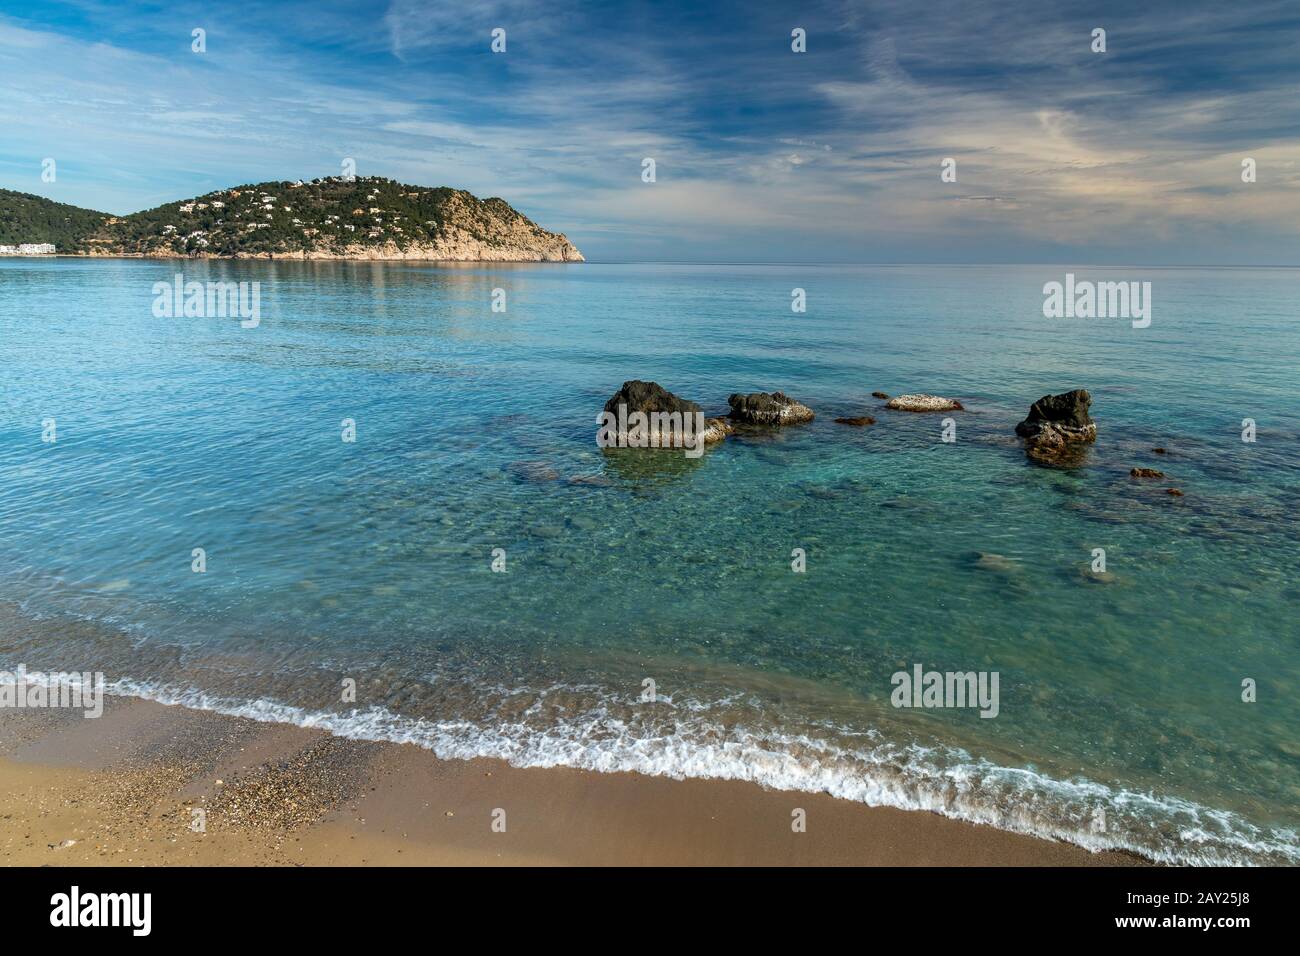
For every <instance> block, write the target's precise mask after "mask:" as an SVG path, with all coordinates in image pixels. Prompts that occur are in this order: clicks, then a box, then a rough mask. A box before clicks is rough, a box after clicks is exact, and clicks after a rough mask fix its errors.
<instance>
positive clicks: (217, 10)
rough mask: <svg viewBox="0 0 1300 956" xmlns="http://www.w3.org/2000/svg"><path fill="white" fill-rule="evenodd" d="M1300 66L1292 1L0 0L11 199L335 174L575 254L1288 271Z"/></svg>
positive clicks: (1298, 208)
mask: <svg viewBox="0 0 1300 956" xmlns="http://www.w3.org/2000/svg"><path fill="white" fill-rule="evenodd" d="M495 27H501V28H504V29H505V30H506V37H507V51H506V53H504V54H493V53H492V52H491V51H490V48H489V44H490V40H491V37H490V34H491V31H492V29H493V28H495ZM795 27H802V28H804V29H805V30H806V31H807V36H808V41H807V43H808V52H807V53H804V54H795V53H793V52H791V49H790V31H791V30H792V29H793V28H795ZM1096 27H1101V28H1104V29H1105V30H1106V31H1107V36H1106V40H1107V52H1106V53H1104V54H1102V53H1093V52H1092V51H1091V49H1090V45H1091V43H1092V37H1091V34H1092V31H1093V29H1094V28H1096ZM195 28H202V29H204V30H206V34H207V52H205V53H201V54H199V53H194V52H192V51H191V31H192V30H193V29H195ZM1297 51H1300V4H1297V3H1295V2H1293V0H1291V2H1285V3H1269V2H1258V3H1239V4H1238V3H1234V4H1226V3H1217V2H1216V3H1200V4H1197V3H1185V2H1180V3H1160V2H1153V3H1146V2H1144V3H1133V2H1131V0H1127V2H1122V3H1113V4H1086V3H1077V2H1060V3H1058V2H1054V0H1041V2H1021V3H978V2H971V0H968V2H963V3H946V2H918V0H898V2H895V0H886V2H872V3H861V2H844V3H840V2H826V3H822V2H811V3H788V4H783V3H762V2H759V0H750V2H744V3H712V4H708V5H707V9H705V8H704V5H702V4H699V3H672V2H660V3H614V2H611V3H591V4H581V3H563V2H556V3H541V2H537V0H489V2H483V3H477V4H475V3H472V2H470V3H450V2H448V3H441V2H439V3H425V2H416V0H393V2H391V3H386V4H385V3H376V4H367V3H365V2H357V0H352V2H344V3H334V2H330V0H313V2H309V3H292V2H282V3H257V2H240V3H231V4H225V3H202V4H197V3H196V4H188V3H184V2H182V3H173V2H168V3H165V4H164V3H131V2H112V3H109V2H103V3H101V2H84V3H76V2H74V3H40V4H30V3H21V4H18V3H12V2H2V3H0V76H3V77H4V82H3V87H2V88H0V130H2V131H3V132H2V134H0V186H4V187H7V188H11V189H18V190H23V191H27V192H34V193H39V194H41V195H44V196H49V197H50V198H53V199H58V200H60V201H64V202H70V203H74V204H77V205H83V206H90V207H93V208H97V209H102V210H105V211H109V212H115V213H124V212H132V211H135V210H137V209H142V208H147V207H150V206H154V205H157V204H159V203H162V202H167V201H170V200H174V199H180V198H184V197H187V196H191V195H195V194H198V193H201V192H206V191H209V190H212V189H218V188H222V187H226V186H230V185H235V184H238V183H245V182H258V181H262V180H269V179H297V178H312V177H315V176H321V175H332V174H336V173H338V172H339V171H340V168H341V167H340V163H341V161H342V160H343V159H344V158H345V157H351V158H354V159H355V160H356V164H357V172H358V174H360V175H383V176H391V177H393V178H395V179H399V180H403V181H407V182H413V183H420V184H425V185H450V186H457V187H462V188H465V189H469V190H470V191H472V192H474V193H476V194H477V195H480V196H491V195H497V196H501V197H502V198H504V199H506V200H507V201H508V202H510V203H511V204H513V205H514V206H516V207H517V208H519V209H520V210H522V211H523V212H525V213H526V214H528V215H529V216H531V217H532V218H534V219H535V220H537V221H538V222H539V223H541V224H542V225H544V226H546V227H547V228H550V229H555V230H557V231H562V232H565V233H567V234H568V235H569V237H570V238H571V239H572V240H573V241H574V242H575V243H576V244H577V245H578V246H579V248H581V249H582V250H583V252H584V253H586V254H587V256H588V258H589V259H593V260H654V261H712V262H717V261H724V262H745V261H754V262H763V261H793V262H807V261H824V260H833V261H851V262H1055V263H1079V264H1083V263H1115V264H1135V265H1136V264H1167V263H1174V264H1177V263H1184V264H1200V263H1224V264H1300V53H1298V52H1297ZM46 157H53V158H55V160H56V161H57V164H58V177H57V180H56V181H55V182H54V183H44V182H42V181H41V161H42V159H44V158H46ZM645 157H652V158H654V159H655V162H656V171H657V182H655V183H653V184H647V183H643V182H642V180H641V164H642V160H643V158H645ZM945 157H952V158H954V159H955V160H956V161H957V181H956V182H955V183H944V182H941V181H940V163H941V161H942V160H943V159H944V158H945ZM1246 157H1251V158H1253V159H1255V160H1256V163H1257V182H1255V183H1252V184H1246V183H1243V182H1242V181H1241V161H1242V159H1243V158H1246Z"/></svg>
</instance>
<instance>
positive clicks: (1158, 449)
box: [1151, 448, 1169, 455]
mask: <svg viewBox="0 0 1300 956" xmlns="http://www.w3.org/2000/svg"><path fill="white" fill-rule="evenodd" d="M1151 450H1152V451H1153V452H1155V453H1156V454H1157V455H1167V454H1169V452H1167V451H1165V450H1164V449H1163V448H1152V449H1151Z"/></svg>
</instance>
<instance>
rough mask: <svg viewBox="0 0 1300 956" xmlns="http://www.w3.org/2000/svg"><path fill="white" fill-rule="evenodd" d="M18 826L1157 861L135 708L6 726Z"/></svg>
mask: <svg viewBox="0 0 1300 956" xmlns="http://www.w3.org/2000/svg"><path fill="white" fill-rule="evenodd" d="M798 810H802V811H803V818H804V820H805V821H806V827H805V829H804V831H803V832H795V827H794V825H793V821H794V819H795V814H796V811H798ZM199 811H201V812H199ZM200 819H201V820H202V822H203V825H204V832H202V833H200V832H196V831H195V830H194V829H191V826H192V825H193V824H194V821H196V820H200ZM0 820H3V826H0V862H3V863H4V864H5V865H10V866H13V865H17V866H37V865H78V866H80V865H129V866H137V865H140V866H143V865H272V866H275V865H519V864H524V865H614V866H627V865H665V866H673V865H686V866H710V865H722V866H726V865H754V866H775V865H796V866H807V865H830V866H853V865H865V866H877V865H892V866H900V865H902V866H909V865H947V866H1149V865H1152V864H1151V863H1150V861H1148V860H1145V859H1143V858H1141V857H1139V856H1137V855H1135V854H1130V853H1126V852H1120V851H1105V852H1100V853H1092V852H1090V851H1088V850H1085V849H1083V848H1081V847H1077V846H1074V845H1072V844H1067V843H1059V842H1054V841H1051V840H1046V839H1041V838H1037V837H1032V836H1024V835H1021V834H1015V833H1010V832H1008V831H1003V830H998V829H995V828H993V827H989V826H983V825H979V824H974V823H967V822H964V821H960V820H953V819H949V818H947V817H943V816H940V815H938V814H935V813H930V812H926V811H919V810H899V809H895V808H891V807H869V806H866V805H865V804H860V803H855V802H853V801H848V800H842V799H839V798H835V797H831V796H829V795H827V794H811V793H803V792H790V791H778V790H768V789H764V788H762V787H759V786H757V785H755V784H751V783H747V782H742V781H734V780H708V779H697V778H691V779H686V780H675V779H670V778H665V777H649V776H644V775H641V774H637V773H627V772H619V773H600V772H595V771H589V770H577V769H572V768H565V767H554V768H517V767H512V766H510V765H509V764H507V763H506V762H504V761H502V760H497V759H490V758H472V759H467V760H443V759H440V758H438V757H435V756H434V755H433V754H432V753H430V752H429V751H427V750H423V749H422V748H419V747H417V746H415V745H410V744H399V743H374V742H368V741H357V740H350V739H346V738H342V737H335V736H332V735H330V734H329V733H327V732H326V731H324V730H320V729H305V728H301V727H297V726H293V725H286V724H266V723H259V722H256V721H252V720H249V719H247V718H242V717H230V716H225V715H222V714H217V713H215V712H212V711H200V710H190V709H188V708H184V707H180V706H170V705H164V704H159V703H155V702H153V701H147V700H141V699H138V698H126V697H107V698H106V706H105V711H104V716H103V717H101V718H99V719H94V720H87V719H83V718H82V717H81V714H80V712H69V711H55V710H30V711H15V710H7V711H0Z"/></svg>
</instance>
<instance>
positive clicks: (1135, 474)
mask: <svg viewBox="0 0 1300 956" xmlns="http://www.w3.org/2000/svg"><path fill="white" fill-rule="evenodd" d="M1128 476H1129V477H1130V478H1163V477H1164V476H1165V473H1164V472H1163V471H1156V470H1155V469H1154V468H1133V469H1130V470H1129V473H1128Z"/></svg>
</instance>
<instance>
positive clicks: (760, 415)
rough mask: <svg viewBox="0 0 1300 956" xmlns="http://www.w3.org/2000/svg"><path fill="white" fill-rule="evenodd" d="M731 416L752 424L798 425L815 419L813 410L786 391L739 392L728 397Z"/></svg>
mask: <svg viewBox="0 0 1300 956" xmlns="http://www.w3.org/2000/svg"><path fill="white" fill-rule="evenodd" d="M727 404H728V405H730V406H731V416H730V417H731V418H734V419H735V420H736V421H739V422H746V423H748V424H750V425H796V424H798V423H800V422H810V421H812V420H813V410H812V409H811V408H809V407H808V406H807V405H802V404H800V403H799V402H797V401H795V400H794V399H793V398H791V397H790V396H789V395H786V394H785V393H784V392H772V393H771V394H768V393H767V392H751V393H750V394H748V395H742V394H740V393H739V392H737V393H736V394H734V395H732V396H731V397H730V398H728V399H727Z"/></svg>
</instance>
